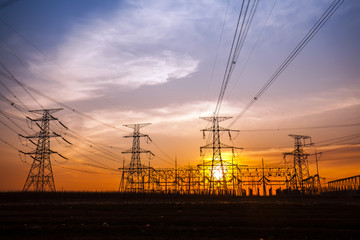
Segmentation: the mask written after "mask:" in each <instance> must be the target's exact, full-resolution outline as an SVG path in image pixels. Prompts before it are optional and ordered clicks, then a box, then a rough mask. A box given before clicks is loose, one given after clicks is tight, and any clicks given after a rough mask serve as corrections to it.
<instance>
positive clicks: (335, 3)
mask: <svg viewBox="0 0 360 240" xmlns="http://www.w3.org/2000/svg"><path fill="white" fill-rule="evenodd" d="M343 2H344V0H334V1H333V2H332V3H331V5H330V6H329V7H328V9H327V10H326V11H325V12H324V13H323V15H322V16H321V17H320V18H319V20H318V21H317V22H316V23H315V25H314V26H313V27H312V28H311V29H310V31H309V32H308V33H307V34H306V35H305V37H304V38H303V39H302V40H301V41H300V43H299V44H298V45H297V46H296V47H295V49H294V50H293V51H292V52H291V53H290V55H289V56H288V57H287V58H286V59H285V61H284V62H283V63H282V64H281V65H280V67H279V68H278V69H277V70H276V71H275V73H274V74H273V75H272V76H271V77H270V78H269V80H268V81H267V82H266V83H265V85H264V86H263V87H262V88H261V89H260V90H259V91H258V92H257V93H256V94H255V96H254V97H253V98H252V99H251V100H250V102H249V103H248V104H247V105H246V106H245V107H244V108H243V110H242V111H241V112H240V114H239V115H238V116H237V117H236V118H234V119H233V121H232V123H231V124H230V125H229V127H230V126H232V125H233V124H234V123H235V122H236V121H238V120H239V119H240V118H241V117H242V116H243V115H244V114H245V112H246V111H247V110H248V109H249V108H251V107H252V106H253V105H254V104H255V102H256V101H257V100H259V99H260V97H261V96H262V95H263V94H264V93H265V92H266V91H267V89H268V88H269V87H270V86H271V85H272V84H273V83H274V81H275V80H276V79H277V78H278V77H279V76H280V75H281V73H282V72H284V70H285V69H286V68H287V67H288V66H289V65H290V63H291V62H292V61H293V60H294V59H295V58H296V56H298V54H299V53H300V52H301V51H302V50H303V49H304V47H305V46H306V45H307V44H308V43H309V42H310V41H311V39H312V38H313V37H314V36H315V34H316V33H317V32H318V31H319V30H320V29H321V28H322V27H323V26H324V24H325V23H326V22H327V21H328V20H329V19H330V17H331V16H332V15H333V14H334V13H335V12H336V10H337V9H338V8H339V7H340V6H341V4H342V3H343Z"/></svg>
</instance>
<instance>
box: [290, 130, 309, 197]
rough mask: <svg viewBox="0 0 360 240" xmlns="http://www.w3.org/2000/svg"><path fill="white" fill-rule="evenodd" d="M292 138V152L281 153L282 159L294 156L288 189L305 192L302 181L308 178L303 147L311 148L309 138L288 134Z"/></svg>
mask: <svg viewBox="0 0 360 240" xmlns="http://www.w3.org/2000/svg"><path fill="white" fill-rule="evenodd" d="M289 137H292V138H294V151H292V152H287V153H283V154H284V158H285V157H286V156H288V155H292V156H294V166H293V173H292V176H291V178H290V188H291V189H294V190H301V191H304V190H305V186H304V180H305V179H306V178H308V177H309V176H310V173H309V161H308V156H309V155H310V154H308V153H306V152H305V151H304V147H309V146H312V145H313V143H312V142H311V137H309V136H303V135H293V134H290V135H289Z"/></svg>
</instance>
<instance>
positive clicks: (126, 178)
mask: <svg viewBox="0 0 360 240" xmlns="http://www.w3.org/2000/svg"><path fill="white" fill-rule="evenodd" d="M150 124H151V123H139V124H126V125H123V126H124V127H128V128H132V129H134V131H133V133H132V134H130V135H127V136H124V138H132V139H133V145H132V148H131V149H130V150H128V151H124V152H122V153H123V154H130V153H131V161H130V164H129V166H128V167H123V168H119V170H122V171H123V175H122V176H123V177H122V180H121V184H123V186H120V188H121V189H123V190H125V191H131V192H139V191H144V190H145V182H146V179H145V176H148V178H150V176H149V174H147V173H148V171H149V168H150V166H146V165H143V164H142V163H141V154H142V153H147V154H150V155H152V156H154V154H153V153H152V152H151V151H149V150H145V149H142V148H141V147H140V138H145V139H146V141H147V142H149V141H150V142H151V138H150V137H149V135H147V134H142V133H140V129H141V128H143V127H145V126H148V125H150ZM124 173H126V174H124ZM147 180H148V181H150V179H147Z"/></svg>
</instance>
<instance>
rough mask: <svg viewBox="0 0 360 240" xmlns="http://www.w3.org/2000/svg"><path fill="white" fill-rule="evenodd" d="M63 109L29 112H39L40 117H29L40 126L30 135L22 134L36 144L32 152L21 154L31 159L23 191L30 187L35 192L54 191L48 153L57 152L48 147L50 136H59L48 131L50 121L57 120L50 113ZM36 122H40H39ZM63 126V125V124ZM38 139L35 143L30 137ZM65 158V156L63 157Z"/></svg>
mask: <svg viewBox="0 0 360 240" xmlns="http://www.w3.org/2000/svg"><path fill="white" fill-rule="evenodd" d="M60 110H63V109H62V108H55V109H42V110H32V111H30V112H32V113H36V114H41V115H42V117H40V118H38V119H31V118H29V117H28V119H30V120H31V121H32V122H35V123H36V125H37V126H38V127H39V128H40V131H39V132H38V133H35V134H34V135H31V136H22V135H20V136H21V137H23V138H26V139H29V140H30V142H32V143H33V144H34V145H35V146H36V150H35V151H33V152H26V153H25V152H22V151H20V152H21V153H23V154H26V155H30V156H31V158H32V159H33V163H32V164H31V168H30V171H29V174H28V176H27V178H26V181H25V184H24V187H23V191H29V190H30V189H31V188H32V189H33V191H35V192H45V191H51V192H55V191H56V189H55V181H54V175H53V171H52V167H51V161H50V154H52V153H57V152H55V151H52V150H51V149H50V138H51V137H61V136H60V135H59V134H57V133H54V132H50V121H51V120H57V121H58V119H57V118H55V117H53V116H52V115H51V114H52V113H55V112H58V111H60ZM38 122H41V123H40V124H39V123H38ZM63 126H64V125H63ZM64 127H65V126H64ZM36 138H37V139H38V141H37V143H36V142H34V141H32V140H31V139H36ZM57 154H58V155H59V156H61V157H63V156H62V155H61V154H59V153H57ZM63 158H65V157H63Z"/></svg>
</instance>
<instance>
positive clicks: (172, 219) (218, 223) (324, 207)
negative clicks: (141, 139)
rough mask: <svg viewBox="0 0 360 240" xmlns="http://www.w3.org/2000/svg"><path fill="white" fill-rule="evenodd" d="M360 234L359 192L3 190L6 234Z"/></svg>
mask: <svg viewBox="0 0 360 240" xmlns="http://www.w3.org/2000/svg"><path fill="white" fill-rule="evenodd" d="M65 238H67V239H145V238H147V239H360V198H359V197H349V196H348V197H346V196H342V197H334V196H327V197H300V196H298V197H289V196H287V197H285V196H279V197H276V196H273V197H225V196H189V195H187V196H185V195H180V196H179V195H131V194H118V193H46V194H35V193H14V192H13V193H0V239H65Z"/></svg>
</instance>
